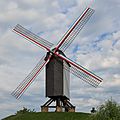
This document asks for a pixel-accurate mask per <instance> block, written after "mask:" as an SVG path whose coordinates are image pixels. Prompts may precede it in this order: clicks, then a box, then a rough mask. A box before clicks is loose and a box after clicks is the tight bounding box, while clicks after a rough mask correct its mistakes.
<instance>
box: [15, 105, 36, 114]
mask: <svg viewBox="0 0 120 120" xmlns="http://www.w3.org/2000/svg"><path fill="white" fill-rule="evenodd" d="M32 112H35V111H34V109H33V110H30V109H27V108H25V107H23V109H22V110H19V111H17V113H16V115H18V114H25V113H32Z"/></svg>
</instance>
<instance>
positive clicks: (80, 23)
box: [56, 8, 94, 52]
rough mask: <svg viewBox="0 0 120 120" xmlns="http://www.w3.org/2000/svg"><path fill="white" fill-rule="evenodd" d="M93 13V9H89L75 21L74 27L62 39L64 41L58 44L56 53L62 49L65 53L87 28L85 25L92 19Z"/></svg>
mask: <svg viewBox="0 0 120 120" xmlns="http://www.w3.org/2000/svg"><path fill="white" fill-rule="evenodd" d="M93 13H94V10H93V9H91V8H87V9H86V10H85V11H84V12H83V14H82V15H81V16H80V17H79V18H78V19H77V20H76V21H75V23H74V24H73V26H72V27H71V28H70V29H69V30H68V31H67V32H66V33H65V35H64V36H63V37H62V39H61V40H60V42H59V43H58V45H57V47H56V51H57V50H58V49H60V50H62V51H63V52H64V51H65V50H66V49H67V48H68V47H69V46H70V44H71V43H72V41H73V40H74V39H75V37H76V36H77V35H78V34H79V32H80V31H81V30H82V28H83V27H84V26H85V24H86V23H87V21H88V20H89V19H90V17H91V16H92V14H93Z"/></svg>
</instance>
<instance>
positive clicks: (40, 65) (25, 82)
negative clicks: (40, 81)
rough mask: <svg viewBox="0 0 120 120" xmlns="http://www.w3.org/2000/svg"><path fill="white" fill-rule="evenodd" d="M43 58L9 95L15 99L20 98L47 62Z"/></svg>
mask: <svg viewBox="0 0 120 120" xmlns="http://www.w3.org/2000/svg"><path fill="white" fill-rule="evenodd" d="M44 59H45V56H43V57H42V59H41V60H40V61H39V62H38V64H37V65H36V66H35V68H34V69H33V70H32V71H31V72H30V73H29V74H28V76H27V77H26V78H25V79H24V80H23V81H22V82H21V83H20V84H19V86H18V87H17V88H16V89H15V90H14V91H13V92H12V93H11V94H12V95H13V96H14V97H16V99H18V98H20V97H21V96H22V94H23V93H24V92H25V91H26V89H27V88H28V87H29V86H30V85H31V84H32V82H33V81H34V80H35V78H36V77H37V75H38V74H39V73H40V72H41V71H42V69H43V68H44V66H45V65H46V64H47V61H48V60H46V61H45V60H44Z"/></svg>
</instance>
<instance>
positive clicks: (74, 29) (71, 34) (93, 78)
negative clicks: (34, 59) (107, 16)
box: [12, 8, 102, 99]
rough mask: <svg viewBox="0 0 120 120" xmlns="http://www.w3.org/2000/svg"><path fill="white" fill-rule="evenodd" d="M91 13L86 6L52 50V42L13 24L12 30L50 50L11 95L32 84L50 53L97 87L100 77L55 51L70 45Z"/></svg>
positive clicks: (48, 58) (18, 93) (73, 72)
mask: <svg viewBox="0 0 120 120" xmlns="http://www.w3.org/2000/svg"><path fill="white" fill-rule="evenodd" d="M93 13H94V10H93V9H91V8H87V9H86V10H85V11H84V12H83V14H82V15H81V16H80V17H78V19H77V20H76V21H75V22H74V24H73V25H72V26H71V28H70V29H69V30H68V31H67V32H66V33H65V35H64V36H63V37H62V39H61V40H60V42H59V43H58V44H57V46H56V47H55V48H54V50H53V49H52V50H51V47H52V46H53V44H52V43H50V42H49V41H47V40H45V39H43V38H41V37H39V36H38V35H35V34H34V33H32V32H31V31H29V30H27V29H26V28H24V27H22V26H21V25H19V24H17V25H16V26H15V28H14V29H13V31H14V32H16V33H17V34H19V35H21V36H22V37H24V38H26V39H28V40H29V41H30V42H32V43H34V44H36V45H38V46H39V47H41V48H43V49H46V50H47V51H49V52H50V55H49V56H48V57H47V59H45V56H44V57H42V59H41V60H40V61H39V62H38V64H37V65H36V67H35V68H34V69H33V70H32V71H31V72H30V73H29V74H28V76H27V77H26V78H25V79H24V80H23V81H22V82H21V83H20V85H19V86H18V87H17V88H16V89H15V90H14V91H13V92H12V95H13V96H15V97H16V98H17V99H18V98H20V97H21V96H22V95H23V93H24V92H25V90H26V89H27V88H28V87H29V86H30V85H31V84H32V82H33V81H34V79H35V78H36V77H37V75H38V74H39V73H40V72H41V71H42V69H43V67H44V66H45V65H46V64H47V63H48V62H49V60H50V59H51V56H52V55H57V56H58V57H60V58H61V59H62V60H64V61H66V62H68V63H69V64H70V65H71V68H70V72H71V73H72V74H73V75H75V76H77V77H79V78H80V79H81V80H83V81H85V82H87V83H89V84H90V85H92V86H94V87H97V86H98V85H99V83H100V82H102V78H100V77H98V76H97V75H95V74H94V73H92V72H91V71H89V70H87V69H86V68H84V67H82V66H81V65H78V64H77V63H75V62H73V61H72V60H70V59H69V58H67V57H65V56H62V55H61V54H58V52H57V51H58V50H59V49H60V50H62V51H63V52H64V51H65V50H66V49H67V48H68V47H69V46H70V44H71V43H72V41H73V40H74V39H75V37H76V36H77V35H78V34H79V32H80V31H81V30H82V28H83V27H84V25H85V24H86V23H87V21H88V20H89V19H90V17H91V16H92V14H93ZM67 67H68V66H65V65H64V69H66V70H69V69H68V68H67Z"/></svg>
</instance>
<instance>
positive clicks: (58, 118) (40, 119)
mask: <svg viewBox="0 0 120 120" xmlns="http://www.w3.org/2000/svg"><path fill="white" fill-rule="evenodd" d="M89 118H90V114H88V113H79V112H76V113H63V112H62V113H54V112H51V113H42V112H36V113H25V114H18V115H12V116H9V117H7V118H4V119H3V120H89Z"/></svg>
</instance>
